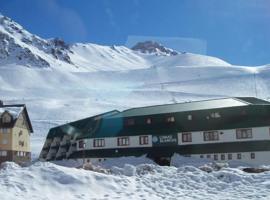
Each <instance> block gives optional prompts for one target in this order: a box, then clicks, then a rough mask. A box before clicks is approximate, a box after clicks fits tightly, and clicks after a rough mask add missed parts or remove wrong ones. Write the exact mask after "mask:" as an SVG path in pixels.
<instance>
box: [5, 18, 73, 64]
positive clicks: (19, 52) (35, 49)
mask: <svg viewBox="0 0 270 200" xmlns="http://www.w3.org/2000/svg"><path fill="white" fill-rule="evenodd" d="M68 53H72V51H70V49H69V45H68V44H66V43H65V42H64V41H63V40H61V39H58V38H55V39H50V40H44V39H42V38H40V37H38V36H36V35H33V34H31V33H29V32H28V31H26V30H24V29H23V27H22V26H21V25H19V24H18V23H16V22H14V21H13V20H11V19H10V18H8V17H5V16H2V15H0V64H2V65H3V64H11V63H15V64H19V65H24V66H29V67H30V66H33V67H40V68H43V67H50V66H51V64H50V63H51V61H52V60H53V59H56V60H60V61H63V62H66V63H69V64H71V63H72V62H71V60H70V57H69V55H68Z"/></svg>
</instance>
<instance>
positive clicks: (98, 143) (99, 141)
mask: <svg viewBox="0 0 270 200" xmlns="http://www.w3.org/2000/svg"><path fill="white" fill-rule="evenodd" d="M93 146H94V147H104V146H105V140H104V139H94V141H93Z"/></svg>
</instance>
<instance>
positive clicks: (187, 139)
mask: <svg viewBox="0 0 270 200" xmlns="http://www.w3.org/2000/svg"><path fill="white" fill-rule="evenodd" d="M181 135H182V143H187V142H192V132H184V133H182V134H181Z"/></svg>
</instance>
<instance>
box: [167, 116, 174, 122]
mask: <svg viewBox="0 0 270 200" xmlns="http://www.w3.org/2000/svg"><path fill="white" fill-rule="evenodd" d="M167 122H168V123H172V122H175V119H174V117H172V116H171V117H167Z"/></svg>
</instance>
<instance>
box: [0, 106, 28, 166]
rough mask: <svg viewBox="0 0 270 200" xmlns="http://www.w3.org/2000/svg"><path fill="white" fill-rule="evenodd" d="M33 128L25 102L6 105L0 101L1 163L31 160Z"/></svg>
mask: <svg viewBox="0 0 270 200" xmlns="http://www.w3.org/2000/svg"><path fill="white" fill-rule="evenodd" d="M31 133H33V128H32V125H31V122H30V119H29V115H28V113H27V110H26V106H25V105H24V104H13V105H4V104H3V103H2V101H0V164H1V163H2V162H5V161H14V162H16V163H19V164H20V163H23V162H28V161H30V160H31V151H30V135H31Z"/></svg>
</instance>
